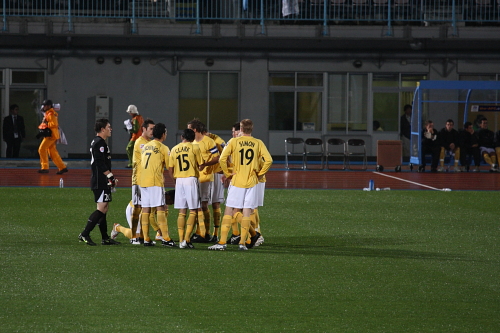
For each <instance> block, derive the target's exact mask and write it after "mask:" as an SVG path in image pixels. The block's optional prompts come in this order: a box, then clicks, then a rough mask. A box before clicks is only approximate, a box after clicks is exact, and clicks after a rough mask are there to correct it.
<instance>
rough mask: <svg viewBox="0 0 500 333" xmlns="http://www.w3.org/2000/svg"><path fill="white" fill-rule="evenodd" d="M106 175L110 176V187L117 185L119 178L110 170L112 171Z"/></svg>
mask: <svg viewBox="0 0 500 333" xmlns="http://www.w3.org/2000/svg"><path fill="white" fill-rule="evenodd" d="M106 177H108V186H109V187H115V186H116V182H117V179H115V177H114V176H113V174H112V173H111V172H110V173H108V174H107V175H106Z"/></svg>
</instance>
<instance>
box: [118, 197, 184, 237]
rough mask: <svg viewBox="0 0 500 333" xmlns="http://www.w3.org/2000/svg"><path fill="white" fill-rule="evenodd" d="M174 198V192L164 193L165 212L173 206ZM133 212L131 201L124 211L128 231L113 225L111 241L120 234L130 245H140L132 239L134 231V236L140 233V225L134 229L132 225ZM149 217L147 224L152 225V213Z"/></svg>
mask: <svg viewBox="0 0 500 333" xmlns="http://www.w3.org/2000/svg"><path fill="white" fill-rule="evenodd" d="M174 198H175V190H170V191H167V192H165V210H166V211H168V205H173V204H174ZM133 210H134V204H133V203H132V201H130V202H129V204H128V205H127V208H126V209H125V216H126V218H127V222H128V225H129V226H130V229H129V228H127V227H124V226H122V225H120V224H119V223H115V224H114V225H113V231H111V239H116V237H117V236H118V234H119V233H120V232H121V233H122V234H123V235H124V236H125V237H127V238H128V239H130V244H133V245H139V244H141V243H140V241H139V240H138V239H136V238H133V237H134V231H135V234H137V233H139V234H140V233H141V228H140V225H137V224H136V225H135V229H134V227H133V225H132V215H133ZM149 217H150V218H149V222H150V223H151V224H152V225H153V223H152V220H154V219H155V216H153V213H151V214H150V216H149ZM154 223H155V224H156V222H154ZM153 228H155V226H154V225H153ZM153 243H155V242H154V241H153ZM155 244H156V243H155Z"/></svg>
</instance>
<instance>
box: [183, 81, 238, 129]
mask: <svg viewBox="0 0 500 333" xmlns="http://www.w3.org/2000/svg"><path fill="white" fill-rule="evenodd" d="M179 80H180V83H179V123H178V129H180V130H182V129H184V128H186V124H187V123H188V122H189V121H191V120H192V119H193V118H199V119H200V120H201V121H202V122H203V123H204V124H205V125H206V126H207V128H208V129H209V130H210V131H217V130H230V129H231V126H232V125H233V124H234V123H235V122H236V121H238V120H239V118H238V108H239V82H238V74H237V73H214V72H204V73H197V72H181V73H179Z"/></svg>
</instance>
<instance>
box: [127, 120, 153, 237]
mask: <svg viewBox="0 0 500 333" xmlns="http://www.w3.org/2000/svg"><path fill="white" fill-rule="evenodd" d="M141 127H142V135H141V136H140V137H139V138H138V139H137V140H136V141H135V144H134V150H133V156H132V204H133V205H134V209H133V211H132V220H131V222H132V225H131V227H130V228H131V229H132V230H137V229H138V228H137V225H138V224H139V215H140V214H141V210H142V207H141V187H140V186H139V185H138V177H139V175H140V172H141V171H142V165H141V153H142V148H143V147H144V145H145V144H146V143H148V142H149V141H151V140H152V139H153V128H154V127H155V123H154V121H152V120H151V119H146V120H145V121H144V122H143V123H142V125H141ZM135 238H136V242H137V241H138V242H140V241H139V239H137V238H142V237H141V234H140V233H139V234H137V233H136V234H135Z"/></svg>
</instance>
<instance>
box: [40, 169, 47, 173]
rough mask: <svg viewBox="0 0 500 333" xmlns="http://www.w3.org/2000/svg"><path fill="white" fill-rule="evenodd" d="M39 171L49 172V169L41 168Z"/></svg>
mask: <svg viewBox="0 0 500 333" xmlns="http://www.w3.org/2000/svg"><path fill="white" fill-rule="evenodd" d="M38 173H49V169H40V170H38Z"/></svg>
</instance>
